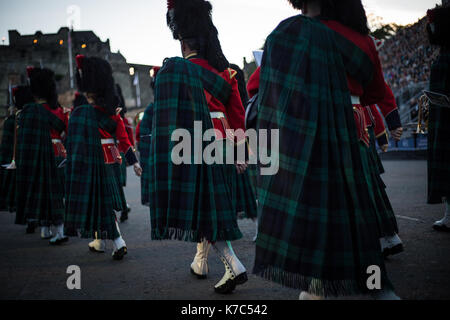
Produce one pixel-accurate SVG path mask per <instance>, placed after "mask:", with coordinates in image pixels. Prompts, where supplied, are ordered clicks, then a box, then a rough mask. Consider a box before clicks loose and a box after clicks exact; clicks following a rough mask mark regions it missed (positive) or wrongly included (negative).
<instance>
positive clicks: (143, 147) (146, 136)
mask: <svg viewBox="0 0 450 320" xmlns="http://www.w3.org/2000/svg"><path fill="white" fill-rule="evenodd" d="M152 120H153V103H152V104H150V105H149V106H148V107H147V109H145V111H144V117H143V118H142V121H141V125H140V128H141V129H140V135H141V136H140V141H139V145H138V146H139V157H140V160H141V166H142V176H141V203H142V205H144V206H148V205H149V204H150V195H149V185H150V177H149V176H150V174H149V170H150V167H149V166H148V164H149V163H148V161H149V152H150V143H151V139H150V137H151V134H152Z"/></svg>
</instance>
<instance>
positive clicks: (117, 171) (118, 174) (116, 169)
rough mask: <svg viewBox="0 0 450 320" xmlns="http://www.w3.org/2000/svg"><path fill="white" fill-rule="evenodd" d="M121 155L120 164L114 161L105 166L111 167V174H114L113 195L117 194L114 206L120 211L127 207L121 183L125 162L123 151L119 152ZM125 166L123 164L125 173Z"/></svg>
mask: <svg viewBox="0 0 450 320" xmlns="http://www.w3.org/2000/svg"><path fill="white" fill-rule="evenodd" d="M121 156H122V159H123V161H122V164H119V163H114V164H109V165H107V166H106V167H107V168H109V167H111V172H112V174H113V175H114V176H115V183H116V184H117V188H114V192H113V194H114V195H117V196H118V197H117V199H116V200H117V201H115V202H114V203H115V205H114V208H121V209H120V210H118V211H122V210H125V208H126V207H127V199H126V198H125V192H124V190H123V188H124V184H123V179H124V177H123V165H124V163H125V162H126V161H125V156H124V154H123V153H121ZM126 170H127V167H126V164H125V173H126Z"/></svg>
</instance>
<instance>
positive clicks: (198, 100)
mask: <svg viewBox="0 0 450 320" xmlns="http://www.w3.org/2000/svg"><path fill="white" fill-rule="evenodd" d="M227 88H228V91H226V90H225V89H227ZM204 90H207V91H208V92H209V93H210V94H211V95H213V96H215V97H219V98H221V95H223V94H224V93H225V92H230V88H229V85H228V83H226V81H225V80H224V79H223V78H221V77H219V76H217V75H216V74H213V73H212V72H210V71H208V70H205V69H203V68H202V67H200V66H197V65H195V64H193V63H191V62H189V61H187V60H184V59H181V58H171V59H168V60H166V62H165V64H164V66H163V67H162V68H161V70H160V72H159V73H158V77H157V79H156V89H155V92H156V94H155V103H154V107H153V126H152V138H151V145H150V154H149V160H148V168H149V180H150V184H149V194H150V201H149V202H150V218H151V229H152V231H151V236H152V239H154V240H168V239H173V240H181V241H191V242H201V241H202V240H203V239H206V240H208V241H211V242H215V241H225V240H230V241H232V240H237V239H239V238H241V237H242V233H241V232H240V230H239V227H238V224H237V215H236V203H235V198H234V196H235V195H234V194H233V193H234V192H233V189H234V187H233V177H234V176H233V173H232V170H235V166H234V165H224V164H216V163H214V164H210V165H208V164H206V163H204V161H201V164H195V162H194V161H193V160H194V152H192V153H191V154H190V155H188V156H189V158H190V161H191V162H190V163H181V164H174V163H173V161H172V157H171V153H172V150H173V148H174V146H175V145H177V143H175V142H174V141H172V140H171V137H172V133H173V132H174V130H175V129H184V130H186V131H187V132H188V133H189V134H190V136H191V137H195V135H194V121H198V122H200V123H201V124H202V130H203V131H202V133H203V132H204V130H206V129H212V128H213V126H212V121H211V117H210V114H209V109H208V106H207V102H206V98H205V94H204ZM186 131H185V132H186ZM194 139H195V138H194ZM194 139H191V141H190V143H187V145H188V146H190V147H191V150H192V151H194V150H195V149H194ZM198 143H199V144H200V147H201V150H205V148H206V147H207V146H208V145H209V143H207V142H201V141H200V142H198ZM200 156H201V154H200Z"/></svg>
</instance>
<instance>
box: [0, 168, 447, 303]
mask: <svg viewBox="0 0 450 320" xmlns="http://www.w3.org/2000/svg"><path fill="white" fill-rule="evenodd" d="M384 164H385V167H386V171H387V173H386V174H385V175H384V179H385V182H386V184H387V186H388V194H389V195H390V198H391V201H392V204H393V206H394V209H395V210H396V213H397V215H399V218H398V222H399V225H400V228H401V237H402V239H403V240H404V242H405V247H406V251H405V252H404V253H402V254H400V255H398V256H395V257H394V258H392V259H390V260H389V261H387V268H388V271H389V275H390V277H391V279H392V282H393V283H394V285H395V287H396V291H397V293H398V294H399V295H400V296H401V297H402V298H404V299H450V290H449V289H450V276H449V271H450V254H449V253H450V234H441V233H437V232H434V231H433V230H432V228H431V225H432V223H433V222H434V221H435V220H438V219H440V218H441V216H442V213H443V210H444V207H443V205H435V206H428V205H426V204H425V203H426V197H425V195H426V162H424V161H385V162H384ZM128 182H129V186H128V187H127V188H126V193H127V197H128V201H129V203H130V204H131V206H132V212H131V216H130V220H129V221H128V222H126V223H125V224H122V225H121V229H122V232H123V234H124V237H125V240H126V241H127V245H128V248H129V254H128V256H127V257H126V258H125V260H124V261H121V262H115V261H113V260H112V259H111V256H110V253H111V250H112V244H111V242H109V244H108V253H107V254H100V255H99V254H93V253H90V252H89V251H88V250H87V243H88V242H89V241H87V240H82V239H76V238H72V239H70V242H69V243H68V244H67V245H64V246H63V247H58V248H55V247H50V246H48V245H47V242H46V241H43V240H40V238H39V234H38V233H36V234H34V235H26V234H25V228H24V227H22V226H16V225H14V224H13V222H14V216H13V215H12V214H9V213H0V248H1V259H0V299H193V300H200V299H235V300H245V299H285V300H289V299H297V298H298V292H297V291H294V290H290V289H286V288H283V287H281V286H279V285H277V284H273V283H270V282H268V281H265V280H262V279H260V278H257V277H254V276H250V280H249V282H248V283H247V284H245V285H244V286H242V287H239V289H238V290H237V291H235V293H234V294H233V295H230V296H225V297H223V296H219V295H216V294H215V293H214V291H213V286H214V284H215V282H216V281H218V279H220V278H221V276H222V273H223V265H222V264H221V263H220V262H219V260H218V259H217V258H216V256H215V255H214V253H213V252H212V255H211V259H210V269H211V273H210V277H209V279H207V280H203V281H199V280H196V279H194V278H193V277H191V275H190V274H189V264H190V262H191V260H192V258H193V256H194V254H195V246H194V245H193V244H190V243H181V242H175V241H173V242H170V241H165V242H155V241H151V240H150V232H149V228H150V221H149V220H150V219H149V213H148V210H147V208H144V207H142V206H141V205H140V189H139V184H138V180H137V178H135V177H134V175H132V172H131V171H129V172H128ZM240 226H241V229H242V231H243V233H244V238H243V239H242V240H240V241H237V242H236V243H235V244H234V245H235V251H236V252H237V254H238V256H239V257H240V258H241V260H242V261H243V263H244V264H245V265H246V266H247V267H248V269H251V268H252V266H253V259H254V245H253V243H252V241H251V238H252V237H253V234H254V224H253V223H252V222H250V221H242V222H241V223H240ZM69 265H78V266H80V267H81V272H82V274H81V278H82V289H81V290H74V291H70V290H68V289H67V287H66V280H67V277H68V275H67V274H66V269H67V267H68V266H69Z"/></svg>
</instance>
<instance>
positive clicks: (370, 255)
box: [255, 15, 387, 294]
mask: <svg viewBox="0 0 450 320" xmlns="http://www.w3.org/2000/svg"><path fill="white" fill-rule="evenodd" d="M338 41H339V39H338V38H336V34H335V32H334V31H332V30H331V29H328V28H327V27H326V26H325V25H323V24H322V23H321V22H320V21H318V20H316V19H311V18H307V17H304V16H301V15H300V16H295V17H292V18H289V19H287V20H285V21H284V22H282V23H281V24H280V25H279V26H278V27H277V28H276V29H275V31H274V32H273V33H272V34H271V35H270V36H269V37H268V39H267V41H266V45H265V50H264V56H263V60H262V67H261V81H260V92H259V97H260V101H259V103H260V104H259V113H258V121H257V128H258V129H268V130H271V129H277V130H279V136H280V145H279V150H278V151H279V164H280V165H279V170H278V173H277V174H276V175H273V176H261V177H259V179H258V190H257V194H258V200H259V207H258V216H259V224H258V229H259V235H258V241H257V243H256V250H257V251H256V257H255V265H256V266H258V265H263V266H267V265H269V266H276V267H277V268H279V269H280V270H281V271H277V270H273V268H272V270H273V271H271V269H270V268H269V270H268V271H267V272H266V273H265V274H264V272H263V271H264V270H262V269H256V273H257V274H262V275H265V276H266V277H269V278H272V279H277V277H280V278H281V279H279V280H278V281H279V282H282V283H285V284H290V285H291V286H294V287H301V286H303V289H309V288H306V287H305V285H304V282H306V280H308V278H305V279H303V278H302V275H303V276H312V275H313V276H316V275H317V276H319V275H320V278H321V279H320V281H323V284H322V286H323V287H324V288H325V289H326V290H325V291H326V292H325V294H327V292H329V293H339V292H341V293H345V292H347V293H350V292H351V291H352V290H350V289H349V286H350V287H352V286H353V284H351V283H350V284H346V283H342V279H358V278H359V277H360V272H358V270H363V267H364V266H366V265H378V266H380V267H381V269H382V270H383V276H386V278H387V275H385V268H384V261H383V257H382V255H381V248H380V243H379V238H378V234H379V228H378V225H377V218H376V204H375V203H374V201H373V191H372V190H370V187H369V185H368V178H370V177H369V176H368V170H366V169H365V168H364V166H363V165H364V163H363V158H362V154H361V150H360V143H359V142H358V139H357V135H356V133H357V132H356V126H355V121H354V117H353V110H352V103H351V99H350V92H349V90H348V86H347V78H346V74H351V73H352V72H361V73H365V74H366V75H368V74H371V72H370V70H368V72H365V68H368V67H370V66H371V64H369V63H366V61H367V55H366V54H365V53H364V52H363V51H362V50H361V49H359V48H358V47H357V46H355V45H352V46H350V45H348V46H347V44H346V45H345V46H343V45H340V46H338V45H337V42H338ZM343 56H344V57H353V58H352V59H343ZM268 149H269V150H268V151H269V152H271V151H272V150H271V149H270V147H269V148H268ZM366 162H367V161H366ZM308 252H314V253H316V254H309V253H308ZM290 272H294V273H298V274H300V275H299V276H294V275H291V274H290ZM283 277H285V279H284V280H283V279H282V278H283ZM333 281H336V282H333ZM355 281H357V280H355ZM302 283H303V284H302ZM355 285H357V283H355Z"/></svg>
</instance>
